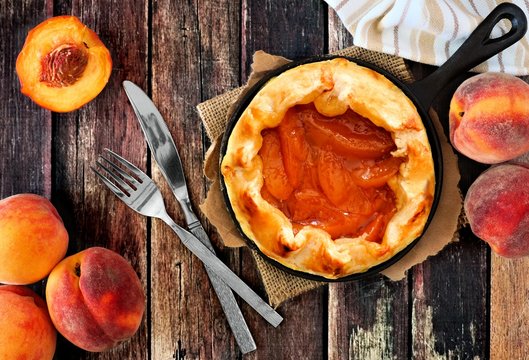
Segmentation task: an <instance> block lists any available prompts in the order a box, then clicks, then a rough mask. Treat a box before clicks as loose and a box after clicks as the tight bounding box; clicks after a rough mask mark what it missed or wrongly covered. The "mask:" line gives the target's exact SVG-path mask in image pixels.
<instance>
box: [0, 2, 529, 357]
mask: <svg viewBox="0 0 529 360" xmlns="http://www.w3.org/2000/svg"><path fill="white" fill-rule="evenodd" d="M60 14H73V15H76V16H78V17H80V19H81V20H82V21H83V22H84V23H85V24H87V25H88V26H89V27H91V28H92V29H94V30H95V31H96V32H97V33H98V34H99V36H100V38H101V39H102V41H103V42H104V43H105V44H106V45H107V47H108V48H109V49H110V51H111V54H112V59H113V72H112V76H111V78H110V81H109V83H108V85H107V86H106V88H105V90H104V91H103V92H102V93H101V94H100V95H99V97H97V98H96V99H95V100H94V101H92V102H91V103H89V104H88V105H86V106H85V107H83V108H82V109H80V110H78V111H74V112H72V113H68V114H56V113H51V112H49V111H47V110H44V109H42V108H40V107H38V106H37V105H35V104H34V103H32V102H31V101H30V100H29V99H28V98H26V97H24V96H23V95H21V93H20V85H19V83H18V79H17V76H16V73H15V60H16V57H17V54H18V52H19V51H20V49H21V48H22V44H23V42H24V38H25V36H26V34H27V32H28V30H29V29H30V28H32V27H34V26H35V25H37V24H38V23H39V22H41V21H42V20H44V19H46V18H47V17H51V16H53V15H60ZM0 31H1V32H0V81H1V86H0V101H1V104H2V105H1V106H0V197H2V198H3V197H7V196H9V195H13V194H16V193H22V192H32V193H37V194H42V195H44V196H47V197H49V198H51V200H52V202H53V203H54V204H55V205H56V207H57V208H58V210H59V212H60V214H61V215H62V217H63V219H64V222H65V224H66V227H67V229H68V231H69V234H70V245H69V249H68V254H73V253H75V252H78V251H80V250H82V249H85V248H87V247H90V246H96V245H97V246H104V247H108V248H110V249H113V250H115V251H117V252H119V253H121V254H122V255H123V256H125V257H126V258H127V259H128V260H129V261H130V262H131V263H132V264H133V266H134V268H135V269H136V271H137V273H138V274H139V276H140V278H141V281H142V282H143V285H144V288H145V291H146V294H147V311H146V315H145V317H144V320H143V323H142V325H141V328H140V330H139V332H138V333H137V334H136V336H134V338H133V339H132V340H131V341H129V342H126V343H124V344H122V345H121V346H119V347H118V348H116V349H114V350H112V351H110V352H106V353H101V354H90V353H87V352H84V351H81V350H79V349H77V348H76V347H74V346H73V345H71V344H69V343H68V342H67V341H66V340H64V339H63V338H60V339H59V341H58V348H57V353H56V359H156V360H165V359H237V358H241V355H240V353H239V351H238V348H237V345H236V343H235V341H234V339H233V337H232V335H231V333H230V329H229V327H228V325H227V322H226V321H225V319H224V316H223V313H222V310H221V308H220V306H219V303H218V301H217V298H216V296H215V294H214V292H213V291H212V289H211V286H210V284H209V281H208V278H207V276H206V274H205V272H204V269H203V267H202V265H201V263H200V262H199V261H197V260H196V259H195V258H194V257H193V256H191V254H190V253H189V252H188V251H187V250H186V249H184V248H183V247H182V246H181V245H180V244H179V242H178V241H177V240H176V239H175V238H174V236H173V234H172V232H171V230H170V229H169V228H168V227H166V226H165V225H164V224H162V223H161V222H159V221H151V220H147V219H145V218H144V217H141V216H139V215H137V214H135V213H133V212H132V211H131V210H129V209H128V208H127V207H126V206H125V205H124V204H122V203H121V202H120V201H119V200H118V199H117V198H115V197H114V195H112V194H111V193H110V192H109V191H107V189H106V188H104V187H103V186H102V184H101V183H100V182H99V181H98V179H97V178H96V177H95V176H94V174H93V173H92V171H91V170H90V167H89V166H90V165H91V164H94V162H95V159H96V157H97V155H98V154H99V153H101V151H102V150H103V148H106V147H107V148H110V149H113V150H115V151H117V152H119V153H121V154H123V155H124V156H125V157H127V158H128V159H130V160H131V161H132V162H133V163H135V164H137V165H139V166H140V167H142V168H143V169H145V170H146V171H147V172H148V173H149V174H150V175H152V176H153V177H154V178H155V180H156V181H157V183H158V184H159V185H161V186H162V188H163V191H164V194H165V195H166V202H167V204H168V207H169V212H170V214H172V215H173V216H174V217H176V219H177V222H181V223H182V222H183V218H182V215H181V212H180V211H179V209H178V207H177V205H176V202H175V201H173V197H172V195H171V193H170V191H169V189H168V187H167V186H166V185H165V182H164V181H163V179H162V177H161V175H160V173H159V170H158V168H157V167H156V166H155V164H154V162H153V161H152V160H151V157H150V154H149V151H148V150H147V146H146V144H145V142H144V139H143V136H142V133H141V130H140V128H139V126H138V123H137V121H136V119H135V117H134V114H133V112H132V108H131V107H130V105H129V103H128V101H127V99H126V96H125V93H124V91H123V90H122V87H121V82H122V81H123V80H124V79H129V80H132V81H134V82H136V83H138V84H140V86H142V87H143V88H145V89H147V91H148V93H149V94H151V95H152V98H153V99H154V101H155V103H156V104H158V106H159V109H160V111H161V113H162V114H163V115H164V116H165V118H166V120H168V123H169V127H170V129H171V131H172V134H173V136H174V139H175V142H176V144H177V146H178V148H179V150H180V155H181V157H182V160H183V163H184V168H185V171H186V175H187V179H188V184H189V185H190V189H191V197H192V201H193V204H194V205H195V207H196V205H197V204H199V203H200V202H201V201H202V200H203V199H204V196H205V193H206V189H207V186H208V184H207V183H206V181H205V179H204V177H203V175H202V169H201V168H202V160H203V157H204V152H205V150H206V149H207V147H208V145H209V140H208V139H207V138H206V136H205V135H204V132H203V129H202V126H201V123H200V120H199V118H198V115H197V111H196V109H195V106H196V105H197V104H198V103H199V102H201V101H204V100H206V99H209V98H211V97H213V96H216V95H218V94H221V93H223V92H224V91H226V90H230V89H232V88H235V87H237V86H239V85H241V84H243V83H244V82H245V81H246V79H247V76H248V74H249V72H250V68H249V66H250V63H251V58H252V54H253V52H254V51H256V50H259V49H263V50H266V51H268V52H270V53H274V54H279V55H283V56H285V57H289V58H292V59H295V58H301V57H305V56H309V55H315V54H322V53H327V52H331V51H333V50H336V49H339V48H343V47H345V46H348V45H350V44H352V39H351V37H350V36H349V35H348V33H347V31H346V30H345V29H344V28H343V26H342V24H341V22H340V21H339V19H338V18H337V17H336V15H335V14H334V11H333V10H332V9H330V8H328V7H327V6H326V4H325V3H324V2H323V1H322V0H310V1H309V0H297V1H293V0H268V1H266V2H262V1H255V0H242V1H239V0H218V1H207V0H201V1H200V0H199V1H177V0H173V1H169V0H159V1H148V0H131V1H96V0H92V1H90V0H86V1H77V0H74V1H64V0H55V1H54V0H24V1H11V0H3V1H2V2H1V6H0ZM410 65H412V68H413V70H414V72H415V73H416V75H418V76H422V74H423V73H425V72H429V71H431V68H430V67H426V66H421V65H418V64H410ZM451 91H453V88H450V89H446V91H444V95H443V96H441V97H440V98H439V100H438V101H437V102H436V105H435V106H436V107H437V109H438V111H439V113H440V116H441V118H442V119H446V113H447V104H448V100H449V97H450V94H451ZM462 167H463V180H462V188H463V190H464V189H465V188H466V187H467V186H468V184H469V181H470V180H471V179H472V178H473V177H475V176H476V174H477V173H478V172H479V171H480V170H481V169H482V168H480V167H477V166H476V165H475V164H473V163H471V162H469V161H466V160H464V159H463V160H462ZM208 231H209V234H210V235H211V237H212V239H213V241H214V242H215V243H216V245H217V247H218V248H221V249H220V250H219V252H220V254H221V255H220V256H221V258H222V259H223V260H224V261H225V262H226V263H227V264H229V266H230V267H231V268H233V269H234V270H235V271H236V272H237V273H239V274H240V276H241V277H242V278H243V279H244V280H245V281H247V282H248V283H249V284H250V285H251V286H252V287H253V288H255V289H256V290H257V291H258V292H259V293H260V294H262V295H264V291H263V289H262V287H261V283H260V281H259V277H258V274H257V272H256V271H255V269H254V262H253V259H252V257H251V255H250V253H249V252H248V250H245V249H242V250H232V249H222V247H221V245H220V242H219V239H218V236H217V234H216V232H215V230H214V229H213V228H211V227H208ZM0 261H1V259H0ZM528 265H529V261H527V260H516V261H513V260H505V259H501V258H499V257H497V256H494V255H491V253H490V250H489V249H488V247H486V246H485V245H484V244H483V243H482V242H481V241H479V240H478V239H476V238H475V237H474V236H472V235H471V234H470V232H469V231H468V229H467V230H463V233H462V237H461V241H459V242H457V243H454V244H451V245H449V246H448V247H447V248H445V249H444V250H443V251H442V252H441V253H440V254H438V255H437V256H435V257H433V258H431V259H428V260H427V261H426V262H424V263H423V264H421V265H418V266H415V267H414V268H413V269H412V270H411V271H409V273H408V276H407V278H406V279H404V280H402V281H399V282H391V281H388V280H387V279H385V278H383V277H381V276H378V277H374V278H371V279H367V280H362V281H357V282H350V283H342V284H333V285H330V286H328V287H322V288H320V289H318V290H315V291H312V292H310V293H307V294H304V295H302V296H299V297H298V298H295V299H293V300H291V301H288V302H287V303H285V304H283V305H282V306H280V307H279V309H278V311H279V312H280V313H281V314H282V315H284V317H285V321H284V322H283V324H281V325H280V327H279V328H277V329H274V328H272V327H270V326H269V325H267V324H266V323H265V322H264V321H263V320H262V319H261V318H260V317H259V316H258V315H256V313H255V312H253V311H252V310H251V309H250V308H249V307H248V306H246V305H245V304H242V309H243V312H244V314H245V317H246V319H247V321H248V323H249V326H250V328H251V330H252V333H253V335H254V337H255V339H256V342H257V345H258V350H257V351H255V352H254V353H252V354H250V355H248V356H243V357H244V358H246V359H326V358H328V359H348V358H349V359H389V358H391V359H406V358H416V359H438V358H447V359H471V358H472V359H475V358H478V359H487V358H495V359H522V358H527V357H528V356H529V355H528V354H529V349H527V343H528V340H529V331H528V329H529V312H528V311H527V309H528V306H529V305H528V303H527V296H528V295H527V294H528V292H529V277H527V276H525V274H526V273H527V270H526V268H527V266H528ZM34 288H35V289H37V291H39V292H41V293H42V291H43V288H44V282H42V283H39V284H35V285H34Z"/></svg>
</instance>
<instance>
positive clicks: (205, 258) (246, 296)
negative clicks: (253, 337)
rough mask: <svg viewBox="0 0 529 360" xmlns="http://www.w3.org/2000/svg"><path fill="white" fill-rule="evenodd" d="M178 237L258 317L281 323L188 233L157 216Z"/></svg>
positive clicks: (259, 299) (250, 291) (262, 301)
mask: <svg viewBox="0 0 529 360" xmlns="http://www.w3.org/2000/svg"><path fill="white" fill-rule="evenodd" d="M158 217H159V218H160V219H161V220H163V221H164V222H165V223H166V224H167V225H169V226H170V227H171V229H173V231H174V232H175V233H176V235H178V237H179V238H180V241H182V244H184V246H185V247H187V248H188V249H189V250H190V251H191V252H192V253H193V254H195V255H196V256H197V257H198V258H199V259H200V260H202V262H203V263H204V265H206V267H209V268H210V269H211V270H212V271H213V272H214V273H215V274H216V275H218V276H219V277H220V278H221V279H222V281H224V283H225V284H226V285H228V286H229V287H230V288H231V289H232V290H233V291H235V292H236V293H237V294H238V295H239V296H240V297H241V298H242V299H243V300H244V301H246V302H247V303H248V305H250V306H251V307H252V308H253V309H254V310H255V311H257V313H258V314H259V315H261V316H262V317H263V318H264V319H265V320H266V321H268V323H270V324H271V325H272V326H274V327H277V326H279V324H280V323H281V322H282V321H283V317H282V316H281V315H279V314H278V313H277V312H276V311H275V310H274V309H272V308H271V307H270V305H268V304H267V303H266V302H265V301H264V300H263V299H261V297H260V296H259V295H257V294H256V293H255V291H253V290H252V289H251V288H250V287H249V286H248V285H246V283H245V282H244V281H242V280H241V279H240V278H239V277H238V276H237V275H235V273H234V272H233V271H231V269H230V268H229V267H227V266H226V265H225V264H224V263H223V262H222V261H220V259H219V258H218V257H217V256H215V254H213V253H212V252H211V250H209V249H208V248H207V247H206V246H205V245H204V244H202V243H201V242H200V240H198V239H197V238H196V236H195V235H193V234H191V233H190V232H189V231H187V230H184V229H183V228H182V227H180V226H179V225H178V224H176V223H175V222H174V221H173V219H171V218H170V217H169V215H167V213H165V214H160V215H159V216H158Z"/></svg>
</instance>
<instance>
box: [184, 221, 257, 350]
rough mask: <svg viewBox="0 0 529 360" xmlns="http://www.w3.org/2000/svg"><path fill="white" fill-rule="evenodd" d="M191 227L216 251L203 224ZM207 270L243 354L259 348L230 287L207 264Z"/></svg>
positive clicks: (192, 230) (202, 240)
mask: <svg viewBox="0 0 529 360" xmlns="http://www.w3.org/2000/svg"><path fill="white" fill-rule="evenodd" d="M191 225H192V226H191V227H189V231H190V232H191V233H193V235H195V236H196V237H197V238H198V239H199V240H200V242H202V244H204V245H205V246H206V247H207V248H208V249H209V250H211V251H212V252H213V253H215V250H214V248H213V245H212V244H211V240H210V239H209V237H208V235H207V234H206V231H205V230H204V228H203V227H202V224H201V223H200V222H199V221H197V222H195V223H193V224H191ZM206 272H207V273H208V276H209V279H210V280H211V285H213V289H214V290H215V292H216V293H217V297H218V298H219V301H220V304H221V306H222V309H223V310H224V314H226V319H227V320H228V324H229V325H230V328H231V331H232V332H233V336H234V337H235V340H236V341H237V344H238V345H239V349H241V352H242V353H243V354H247V353H249V352H252V351H254V350H255V349H257V345H256V344H255V341H254V339H253V337H252V333H251V332H250V329H249V328H248V325H247V324H246V321H245V320H244V316H243V315H242V312H241V309H240V308H239V304H237V300H236V299H235V296H234V295H233V292H232V291H231V289H230V287H229V286H228V285H226V284H225V283H224V282H223V281H222V279H221V278H220V277H218V276H217V275H216V274H215V272H214V271H213V270H211V269H210V268H209V267H207V266H206Z"/></svg>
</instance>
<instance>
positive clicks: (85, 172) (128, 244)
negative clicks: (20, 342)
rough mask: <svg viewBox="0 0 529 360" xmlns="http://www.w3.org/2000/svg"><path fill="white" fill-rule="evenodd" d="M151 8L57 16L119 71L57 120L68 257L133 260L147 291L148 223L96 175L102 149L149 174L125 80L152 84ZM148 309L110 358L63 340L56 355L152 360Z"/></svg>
mask: <svg viewBox="0 0 529 360" xmlns="http://www.w3.org/2000/svg"><path fill="white" fill-rule="evenodd" d="M147 8H148V7H147V3H146V2H144V1H142V0H136V1H131V2H126V3H123V2H121V1H106V2H98V1H73V2H69V1H64V2H63V1H56V7H55V14H56V15H57V14H73V15H76V16H78V17H79V18H80V19H81V21H82V22H84V23H85V24H86V25H87V26H88V27H90V28H92V29H93V30H94V31H95V32H96V33H97V34H98V35H99V37H100V38H101V40H102V41H103V43H105V44H106V46H107V47H108V48H109V50H110V52H111V56H112V60H113V71H112V75H111V77H110V80H109V83H108V84H107V86H106V88H105V89H104V90H103V91H102V92H101V94H100V95H99V96H98V97H97V98H96V99H95V100H94V101H92V102H90V103H89V104H87V105H86V106H85V107H83V108H81V109H80V110H78V111H75V112H72V113H68V114H64V115H55V116H54V119H53V158H54V171H53V196H54V198H56V199H57V200H58V201H59V204H60V206H61V209H62V210H63V211H62V213H64V214H67V216H66V218H65V224H66V227H67V229H68V231H69V234H70V237H71V242H70V247H69V250H68V253H69V254H72V253H75V252H77V251H79V250H82V249H85V248H87V247H90V246H103V247H106V248H110V249H112V250H114V251H116V252H118V253H119V254H121V255H123V256H124V257H125V258H126V259H127V260H129V261H130V262H131V263H132V265H133V267H134V269H135V270H136V272H137V273H138V275H139V277H140V279H141V281H142V284H143V287H144V289H145V291H146V294H148V263H147V254H148V248H147V241H146V238H147V232H146V228H147V221H146V219H145V218H143V217H141V216H140V215H138V214H136V213H134V212H133V211H132V210H130V209H129V208H128V207H127V206H126V205H125V204H123V203H122V202H121V201H120V200H119V199H118V198H116V197H115V196H114V195H113V194H112V193H111V192H110V191H109V190H107V189H106V188H105V186H104V185H103V184H102V183H101V182H100V180H99V179H97V177H96V176H95V175H94V174H93V172H92V171H91V170H90V167H89V166H90V165H93V164H94V163H95V160H96V159H97V156H98V154H100V153H101V152H102V150H103V148H105V147H107V148H110V149H112V150H114V151H116V152H118V153H121V154H122V155H123V156H124V157H126V158H127V159H129V160H130V161H131V162H132V163H134V164H136V165H138V166H140V167H141V168H144V169H145V166H146V146H145V144H144V141H143V136H142V133H141V130H140V128H139V126H138V124H137V121H136V119H135V117H134V114H133V111H132V109H131V107H130V105H129V103H128V100H127V98H126V96H125V93H124V91H123V90H122V87H121V82H122V81H123V80H125V79H130V80H132V81H135V82H137V83H139V84H140V85H142V86H145V85H146V83H147V56H148V49H147V15H148V14H147ZM148 317H149V314H148V309H147V311H146V314H145V316H144V319H143V322H142V324H141V327H140V329H139V332H138V333H137V334H136V335H135V336H134V337H133V338H132V339H131V340H130V341H127V342H125V343H123V344H122V345H120V346H118V347H117V348H115V349H113V350H111V351H108V352H104V353H99V354H98V353H87V352H80V351H79V350H77V349H76V348H75V347H73V345H69V343H67V342H66V341H62V342H61V343H60V346H59V347H58V350H57V354H56V358H57V359H65V358H72V357H73V358H79V359H148V358H149V353H148V351H149V346H148V322H147V319H148Z"/></svg>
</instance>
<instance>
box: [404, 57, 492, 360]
mask: <svg viewBox="0 0 529 360" xmlns="http://www.w3.org/2000/svg"><path fill="white" fill-rule="evenodd" d="M414 68H415V69H419V74H417V73H416V75H417V76H416V77H417V78H421V77H424V76H427V75H428V74H429V73H430V72H431V71H432V70H433V67H425V66H418V67H417V66H414ZM467 77H468V75H463V76H461V77H459V78H458V79H456V80H455V81H453V82H452V83H451V84H449V85H448V86H447V87H445V88H444V89H442V91H441V92H440V94H439V95H438V96H437V99H436V100H435V101H434V104H433V107H434V109H435V110H436V111H437V113H438V114H439V119H440V120H441V123H442V124H443V126H444V128H445V133H447V131H448V110H449V104H450V100H451V97H452V94H453V93H454V91H455V89H456V87H457V86H458V85H459V84H460V83H461V82H462V81H463V80H464V79H465V78H467ZM459 166H460V169H461V172H462V173H463V175H462V177H461V181H460V187H461V189H462V191H463V192H465V191H466V189H467V188H468V186H469V185H470V183H471V182H472V181H473V179H474V178H475V176H477V174H476V171H475V170H476V169H479V168H480V166H478V165H477V164H470V163H469V162H468V160H465V159H464V158H463V157H461V158H460V163H459ZM461 238H462V241H460V242H457V243H452V244H451V245H449V246H447V247H446V248H445V249H443V250H442V251H441V252H440V253H439V254H437V255H436V256H435V257H431V258H429V259H428V260H427V261H425V262H424V263H423V264H420V265H417V266H415V267H414V268H413V269H412V282H413V285H412V314H411V315H412V324H411V333H412V344H411V349H412V354H411V355H412V356H413V357H415V358H421V359H437V358H449V359H452V358H473V359H486V358H487V356H488V349H487V347H486V346H484V345H483V344H485V343H486V342H487V341H488V340H487V338H488V321H489V320H488V307H487V306H488V285H489V283H488V257H487V248H486V246H484V245H483V243H482V242H480V241H479V240H477V238H476V237H475V236H472V234H471V233H470V231H469V229H464V230H462V232H461Z"/></svg>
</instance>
